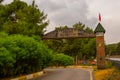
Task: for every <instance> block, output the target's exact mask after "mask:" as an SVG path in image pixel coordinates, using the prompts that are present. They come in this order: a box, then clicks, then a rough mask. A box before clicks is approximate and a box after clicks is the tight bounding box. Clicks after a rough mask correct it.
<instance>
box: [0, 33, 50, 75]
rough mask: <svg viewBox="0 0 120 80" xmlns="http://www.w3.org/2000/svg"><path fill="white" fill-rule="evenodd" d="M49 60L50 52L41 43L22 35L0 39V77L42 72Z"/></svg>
mask: <svg viewBox="0 0 120 80" xmlns="http://www.w3.org/2000/svg"><path fill="white" fill-rule="evenodd" d="M51 59H52V51H51V50H49V49H48V48H47V46H45V45H44V44H43V43H42V41H39V42H38V41H36V40H35V39H34V38H31V37H27V36H22V35H12V36H5V37H2V38H0V77H9V76H15V75H20V74H27V73H32V72H35V71H39V70H42V69H43V68H45V67H47V66H48V64H49V63H50V61H51Z"/></svg>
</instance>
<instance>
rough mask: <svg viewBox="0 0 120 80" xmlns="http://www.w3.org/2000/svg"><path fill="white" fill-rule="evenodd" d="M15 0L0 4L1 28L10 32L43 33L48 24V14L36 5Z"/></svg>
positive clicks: (29, 34) (24, 33)
mask: <svg viewBox="0 0 120 80" xmlns="http://www.w3.org/2000/svg"><path fill="white" fill-rule="evenodd" d="M33 4H34V2H33V3H32V5H27V3H25V2H23V1H20V0H14V1H13V2H12V3H10V4H7V5H1V6H0V9H1V11H0V30H1V31H5V32H7V33H9V34H23V35H28V36H31V35H43V33H44V28H45V27H46V26H47V25H48V21H46V17H47V15H45V14H44V12H42V11H40V10H39V9H38V8H37V7H36V6H34V5H33Z"/></svg>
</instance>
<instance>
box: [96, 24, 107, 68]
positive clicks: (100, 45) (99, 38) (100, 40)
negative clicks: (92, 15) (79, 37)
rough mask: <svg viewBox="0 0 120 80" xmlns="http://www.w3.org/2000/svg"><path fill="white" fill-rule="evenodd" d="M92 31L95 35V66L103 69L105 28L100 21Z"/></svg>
mask: <svg viewBox="0 0 120 80" xmlns="http://www.w3.org/2000/svg"><path fill="white" fill-rule="evenodd" d="M94 33H95V35H96V50H97V68H98V69H104V68H105V45H104V34H105V29H104V28H103V26H102V25H101V24H100V23H98V25H97V27H96V29H95V31H94Z"/></svg>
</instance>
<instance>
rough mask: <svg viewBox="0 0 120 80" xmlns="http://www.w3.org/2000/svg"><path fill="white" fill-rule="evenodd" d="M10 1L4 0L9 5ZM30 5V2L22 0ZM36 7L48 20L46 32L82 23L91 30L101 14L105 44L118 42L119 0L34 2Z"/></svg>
mask: <svg viewBox="0 0 120 80" xmlns="http://www.w3.org/2000/svg"><path fill="white" fill-rule="evenodd" d="M11 1H12V0H5V2H4V3H9V2H11ZM22 1H25V2H27V3H29V4H31V2H32V0H22ZM36 4H37V5H38V7H39V8H40V9H41V10H43V11H44V12H45V13H46V14H47V15H48V17H47V19H49V20H50V24H49V26H48V27H47V28H46V29H47V31H48V32H50V31H52V30H54V28H55V27H57V26H64V25H68V26H69V27H72V25H73V24H75V23H77V22H79V21H80V22H82V23H84V24H85V25H87V26H89V27H90V28H92V29H95V27H96V25H97V23H98V14H99V12H100V13H101V17H102V21H101V24H102V25H103V27H104V28H105V29H106V33H105V42H106V43H107V44H110V43H117V42H120V36H119V35H120V0H36Z"/></svg>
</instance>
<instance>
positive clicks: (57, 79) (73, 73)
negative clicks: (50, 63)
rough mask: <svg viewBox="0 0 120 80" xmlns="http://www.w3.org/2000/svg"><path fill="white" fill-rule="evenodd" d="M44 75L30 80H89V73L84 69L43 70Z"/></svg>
mask: <svg viewBox="0 0 120 80" xmlns="http://www.w3.org/2000/svg"><path fill="white" fill-rule="evenodd" d="M45 71H46V74H43V75H42V76H40V77H38V78H35V79H32V80H90V72H89V71H87V70H85V69H74V68H65V69H45Z"/></svg>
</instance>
